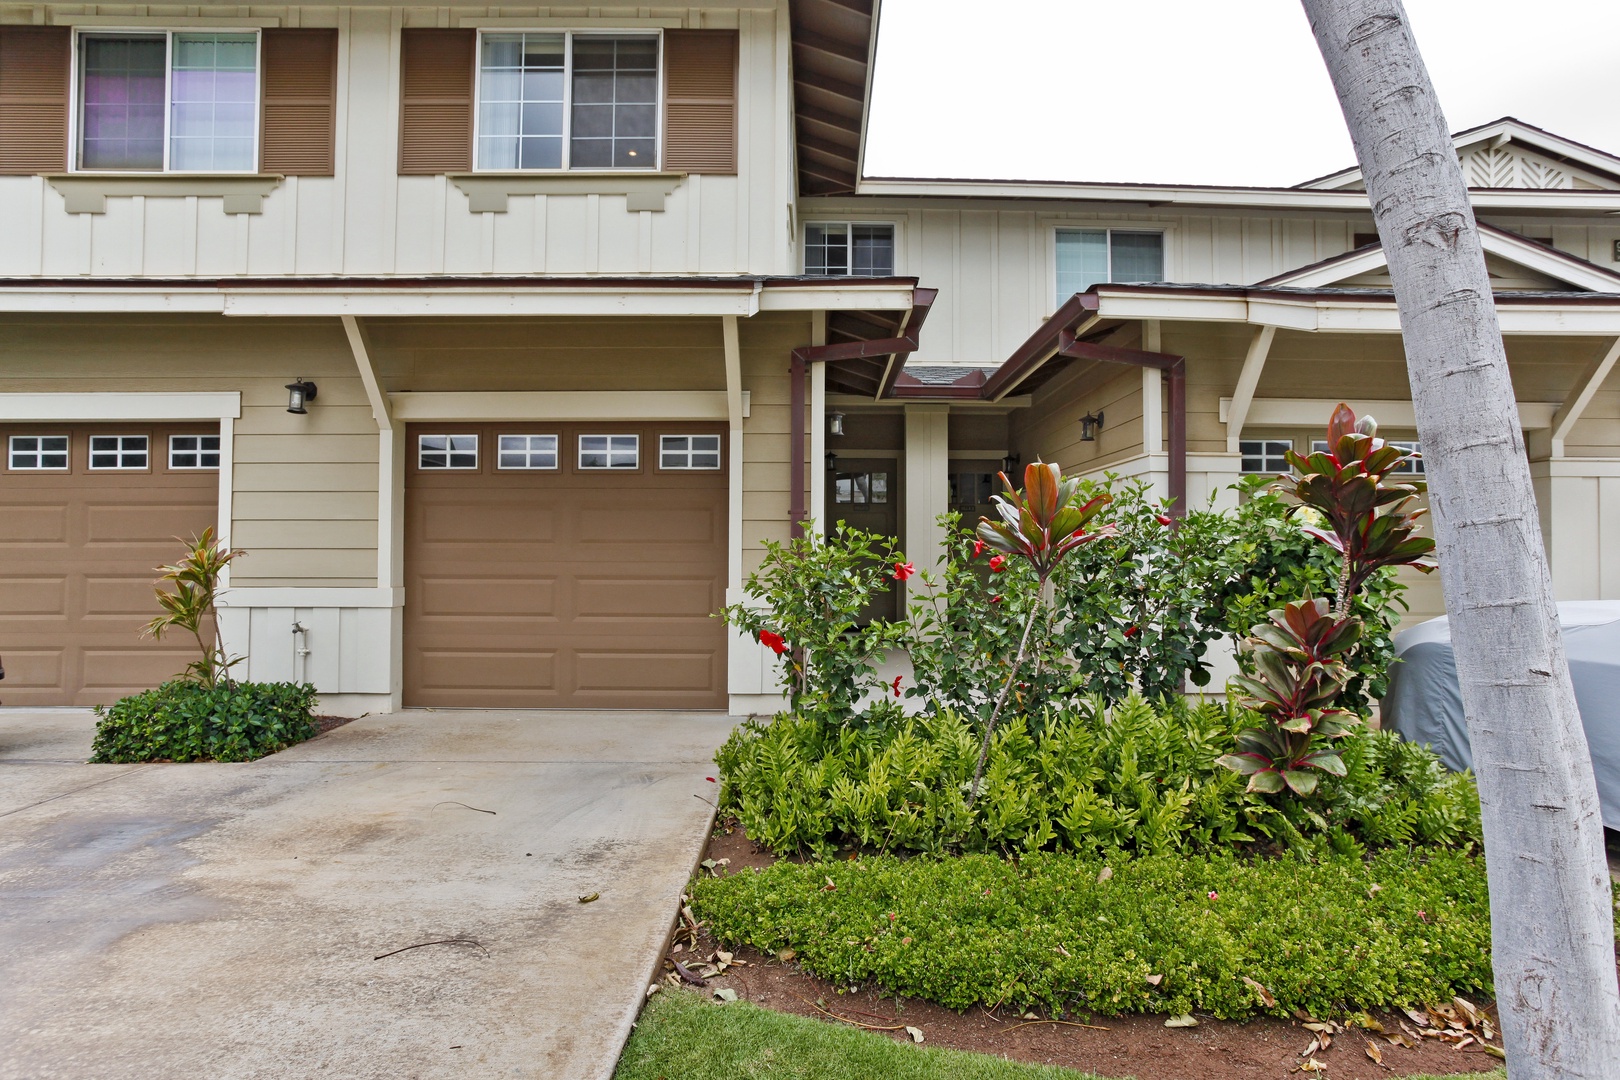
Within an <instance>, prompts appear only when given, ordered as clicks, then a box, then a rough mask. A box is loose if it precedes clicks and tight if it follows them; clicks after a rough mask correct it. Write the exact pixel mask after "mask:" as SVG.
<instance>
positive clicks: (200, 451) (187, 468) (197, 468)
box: [165, 431, 224, 472]
mask: <svg viewBox="0 0 1620 1080" xmlns="http://www.w3.org/2000/svg"><path fill="white" fill-rule="evenodd" d="M218 438H219V436H217V435H214V434H212V433H210V432H206V431H199V432H183V433H175V434H171V435H170V436H169V457H168V461H167V464H166V466H165V467H166V468H167V469H168V470H169V471H170V472H213V471H215V470H216V469H218V468H219V466H218V465H203V464H201V461H202V457H203V455H204V454H214V455H216V456H217V455H219V448H218V447H216V448H215V449H213V450H205V449H204V448H203V445H202V443H201V442H200V441H199V442H198V443H197V449H196V450H182V451H180V452H181V453H182V454H193V453H194V454H196V455H197V461H198V462H199V464H196V465H176V464H175V463H174V453H175V451H174V440H176V439H198V440H202V439H218ZM221 442H222V443H223V440H221ZM221 460H224V459H223V457H221Z"/></svg>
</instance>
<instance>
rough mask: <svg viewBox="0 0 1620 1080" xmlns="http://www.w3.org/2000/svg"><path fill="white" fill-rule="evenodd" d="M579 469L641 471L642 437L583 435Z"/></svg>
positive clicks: (581, 437)
mask: <svg viewBox="0 0 1620 1080" xmlns="http://www.w3.org/2000/svg"><path fill="white" fill-rule="evenodd" d="M579 467H580V468H581V469H639V468H640V467H641V436H639V435H581V436H580V437H579Z"/></svg>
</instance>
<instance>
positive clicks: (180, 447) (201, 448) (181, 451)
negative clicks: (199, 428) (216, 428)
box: [169, 435, 219, 469]
mask: <svg viewBox="0 0 1620 1080" xmlns="http://www.w3.org/2000/svg"><path fill="white" fill-rule="evenodd" d="M169 468H171V469H217V468H219V436H218V435H170V436H169Z"/></svg>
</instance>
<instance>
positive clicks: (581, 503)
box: [404, 424, 728, 709]
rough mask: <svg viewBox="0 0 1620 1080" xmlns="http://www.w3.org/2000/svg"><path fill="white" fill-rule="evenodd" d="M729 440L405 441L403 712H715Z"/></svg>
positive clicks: (429, 436) (550, 437)
mask: <svg viewBox="0 0 1620 1080" xmlns="http://www.w3.org/2000/svg"><path fill="white" fill-rule="evenodd" d="M724 431H725V429H724V428H723V427H720V426H716V425H696V424H662V425H654V426H648V425H640V424H606V425H589V426H584V425H572V424H499V425H479V424H433V425H426V424H413V425H411V426H410V428H409V431H408V439H409V442H408V444H407V445H408V450H407V453H408V455H409V464H408V466H407V469H406V492H405V519H406V520H405V569H406V592H405V686H404V698H405V704H407V705H415V706H431V707H448V708H454V707H458V706H459V707H470V708H480V707H481V708H605V709H626V708H645V709H723V708H725V707H726V671H725V654H726V633H725V627H724V624H723V623H722V622H721V621H720V620H719V619H716V618H713V613H714V612H716V611H718V610H719V608H720V607H721V605H722V604H723V603H724V597H725V572H726V507H727V492H728V485H727V479H726V477H727V470H726V468H725V453H726V448H725V435H724Z"/></svg>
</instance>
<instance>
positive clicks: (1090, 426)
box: [1080, 412, 1103, 442]
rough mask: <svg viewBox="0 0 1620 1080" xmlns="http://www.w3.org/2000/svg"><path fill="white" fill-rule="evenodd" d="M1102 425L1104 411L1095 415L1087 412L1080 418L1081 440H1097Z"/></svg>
mask: <svg viewBox="0 0 1620 1080" xmlns="http://www.w3.org/2000/svg"><path fill="white" fill-rule="evenodd" d="M1102 426H1103V414H1102V413H1100V412H1099V413H1097V415H1095V416H1093V415H1092V414H1091V413H1086V415H1084V416H1082V417H1081V418H1080V441H1081V442H1096V441H1097V432H1099V431H1101V430H1102Z"/></svg>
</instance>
